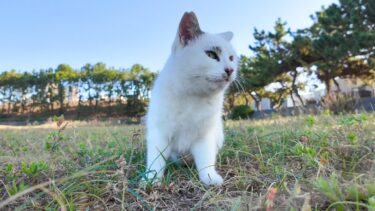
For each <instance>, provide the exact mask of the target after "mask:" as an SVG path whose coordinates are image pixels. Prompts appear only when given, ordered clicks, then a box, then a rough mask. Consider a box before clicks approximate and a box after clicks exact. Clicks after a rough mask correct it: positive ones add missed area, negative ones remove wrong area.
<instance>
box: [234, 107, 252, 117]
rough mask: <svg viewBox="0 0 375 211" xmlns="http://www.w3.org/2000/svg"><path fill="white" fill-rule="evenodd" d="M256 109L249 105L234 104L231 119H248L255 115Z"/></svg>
mask: <svg viewBox="0 0 375 211" xmlns="http://www.w3.org/2000/svg"><path fill="white" fill-rule="evenodd" d="M253 113H254V111H253V109H251V108H250V107H249V106H246V105H238V106H234V107H233V109H232V111H231V114H230V118H231V119H248V118H250V117H251V115H253Z"/></svg>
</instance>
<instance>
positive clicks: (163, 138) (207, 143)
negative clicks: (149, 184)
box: [146, 12, 237, 185]
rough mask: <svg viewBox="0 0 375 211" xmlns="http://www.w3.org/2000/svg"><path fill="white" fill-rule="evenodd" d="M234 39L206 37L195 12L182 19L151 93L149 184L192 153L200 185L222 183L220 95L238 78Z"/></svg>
mask: <svg viewBox="0 0 375 211" xmlns="http://www.w3.org/2000/svg"><path fill="white" fill-rule="evenodd" d="M232 37H233V33H232V32H225V33H221V34H210V33H205V32H203V31H201V29H200V28H199V23H198V20H197V18H196V16H195V14H194V13H193V12H190V13H185V14H184V15H183V17H182V19H181V22H180V25H179V28H178V32H177V36H176V39H175V41H174V43H173V46H172V53H171V55H170V57H169V59H168V61H167V63H166V65H165V67H164V69H163V70H162V71H161V72H160V74H159V76H158V77H157V79H156V81H155V84H154V87H153V89H152V92H151V95H152V96H151V102H150V105H149V109H148V114H147V123H146V124H147V136H146V139H147V168H148V169H147V171H148V173H147V179H150V180H151V179H153V181H154V182H155V180H160V179H161V178H162V177H163V173H164V169H165V165H166V160H167V159H168V158H172V159H176V158H178V156H179V155H181V154H185V153H191V154H192V156H193V158H194V161H195V165H196V168H197V170H198V173H199V178H200V180H201V181H202V182H203V183H204V184H206V185H220V184H222V183H223V178H222V177H221V176H220V175H219V174H218V173H217V172H216V170H215V163H216V155H217V153H218V151H219V149H220V148H221V147H222V146H223V142H224V134H223V124H222V117H221V112H222V106H223V100H224V91H225V89H226V88H227V87H228V86H229V84H230V83H231V82H232V81H233V80H234V79H235V77H236V72H237V55H236V53H235V51H234V50H233V47H232V45H231V44H230V43H229V41H230V40H231V39H232Z"/></svg>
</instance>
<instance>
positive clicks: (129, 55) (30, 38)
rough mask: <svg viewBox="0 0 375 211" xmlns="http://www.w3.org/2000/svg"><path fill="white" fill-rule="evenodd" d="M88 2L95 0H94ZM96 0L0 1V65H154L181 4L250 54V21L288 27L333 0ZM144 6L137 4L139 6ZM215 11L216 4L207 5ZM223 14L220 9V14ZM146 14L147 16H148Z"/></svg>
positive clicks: (304, 23)
mask: <svg viewBox="0 0 375 211" xmlns="http://www.w3.org/2000/svg"><path fill="white" fill-rule="evenodd" d="M92 2H94V3H92ZM215 3H216V2H215V1H213V0H210V1H206V2H204V3H200V2H198V0H194V1H190V2H179V3H175V4H173V5H172V4H171V3H170V2H167V1H165V0H164V1H161V2H157V3H156V2H148V3H147V4H146V3H140V2H132V3H124V2H121V1H111V2H105V3H104V2H100V1H88V0H86V1H80V2H74V1H72V0H69V1H64V2H49V1H46V0H39V1H33V2H29V1H26V0H23V1H18V2H17V3H15V2H6V3H0V19H1V20H7V21H3V22H2V23H1V28H2V29H3V31H4V32H5V33H1V34H0V58H2V61H1V62H0V72H2V71H9V70H12V69H15V70H17V71H22V72H23V71H32V70H40V69H47V68H56V67H57V66H58V65H59V64H62V63H65V64H68V65H70V66H72V67H73V68H74V69H80V68H81V67H82V66H84V65H85V64H86V63H91V64H95V63H97V62H103V63H105V64H106V65H107V66H108V67H115V68H125V69H127V68H130V67H131V66H132V65H133V64H141V65H143V66H144V67H146V68H148V69H150V70H151V71H154V72H156V71H160V70H161V69H162V68H163V66H164V63H165V61H166V60H167V58H168V56H169V54H170V48H171V45H172V42H173V40H174V37H175V34H176V31H177V26H178V23H179V21H180V18H181V16H182V14H183V13H184V12H185V11H194V12H195V13H196V14H197V16H198V20H199V22H200V25H201V28H202V29H203V30H204V31H207V32H211V33H220V32H224V31H228V30H229V31H232V32H233V33H234V38H233V41H232V44H233V45H234V48H235V49H236V50H237V54H238V55H246V56H249V55H250V50H249V49H248V46H249V45H250V44H253V41H254V39H253V37H252V34H253V31H254V28H257V29H258V30H265V31H270V30H272V29H273V26H274V24H275V22H276V20H277V19H278V18H281V20H283V21H285V22H287V27H288V28H291V30H292V31H295V30H297V29H302V28H306V27H309V26H310V25H311V24H312V23H313V21H312V20H311V18H310V16H311V15H313V14H314V13H315V12H317V11H319V10H320V9H321V8H322V7H323V6H324V7H327V6H328V5H330V4H332V3H337V1H336V0H318V1H314V2H311V1H307V0H305V1H298V2H296V1H293V0H287V1H283V2H282V3H281V2H278V1H276V0H268V1H263V2H255V3H250V2H245V1H238V2H221V3H220V4H219V5H217V4H215ZM140 11H142V12H140ZM212 11H214V12H212ZM222 14H227V15H225V18H223V16H222ZM150 20H151V21H152V22H151V21H150Z"/></svg>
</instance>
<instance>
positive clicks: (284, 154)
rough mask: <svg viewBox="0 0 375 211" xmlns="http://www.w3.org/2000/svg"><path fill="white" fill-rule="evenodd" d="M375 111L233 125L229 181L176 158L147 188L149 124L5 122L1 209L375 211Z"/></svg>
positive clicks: (225, 165) (226, 161)
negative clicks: (211, 183)
mask: <svg viewBox="0 0 375 211" xmlns="http://www.w3.org/2000/svg"><path fill="white" fill-rule="evenodd" d="M374 117H375V116H374V114H359V115H343V116H331V115H328V114H327V115H323V116H320V117H312V116H300V117H293V118H281V117H274V118H272V119H268V120H258V121H236V122H231V121H229V122H226V143H225V146H224V148H223V150H222V151H221V153H220V156H219V157H218V170H219V171H220V172H221V174H222V175H223V176H224V177H225V184H224V185H223V186H221V187H205V186H203V185H202V184H201V183H200V182H199V180H198V179H197V173H196V171H195V169H194V167H193V166H192V165H190V164H187V165H176V164H172V163H170V164H169V165H168V168H167V172H166V175H165V179H164V181H163V183H162V184H161V185H160V186H155V187H152V186H150V185H149V186H146V187H145V186H139V179H140V178H141V177H142V176H143V174H144V171H145V168H144V150H145V146H144V141H143V140H144V137H143V133H144V131H143V130H144V129H143V127H142V126H136V125H134V126H125V125H117V124H113V123H106V122H96V123H77V122H72V123H69V124H68V125H67V126H66V127H64V125H65V123H63V122H60V126H59V127H57V126H56V123H54V124H50V125H45V126H39V127H31V126H28V127H21V128H13V127H7V128H2V129H1V128H0V210H3V209H4V210H13V209H17V210H85V209H87V208H91V209H95V210H97V209H98V210H144V209H150V210H151V209H152V210H154V209H163V210H177V209H182V210H185V209H193V210H202V209H207V210H217V209H224V210H313V209H315V210H322V209H327V208H329V209H331V208H334V209H338V210H368V209H375V205H374V203H375V196H374V195H375V182H374V180H373V178H374V176H375V172H374V171H375V163H374V159H375V152H374V151H375V133H374V131H375V121H374ZM22 163H23V164H22ZM33 166H34V167H33Z"/></svg>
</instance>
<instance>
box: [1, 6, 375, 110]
mask: <svg viewBox="0 0 375 211" xmlns="http://www.w3.org/2000/svg"><path fill="white" fill-rule="evenodd" d="M311 18H312V20H313V24H312V25H311V26H310V27H308V28H305V29H298V30H296V31H292V30H291V29H290V28H288V26H287V23H286V22H283V21H282V20H281V19H278V20H277V21H276V23H275V26H274V29H273V31H270V32H266V31H264V30H258V29H257V28H255V29H254V33H253V37H254V39H255V42H254V43H252V44H251V45H249V50H250V52H251V53H250V56H241V57H240V63H239V77H238V80H237V81H236V82H235V83H233V85H232V86H231V87H230V89H229V91H228V93H227V98H226V99H227V100H226V103H225V109H226V110H227V111H231V110H232V109H233V108H234V107H235V106H236V105H239V104H245V105H246V106H249V104H250V102H255V105H256V106H257V107H258V108H259V104H260V102H261V99H262V98H269V99H271V101H272V102H273V105H274V107H275V108H278V107H281V105H282V103H283V101H284V99H285V98H287V97H290V98H291V99H292V101H293V103H296V102H300V104H304V103H305V102H304V100H303V99H302V97H301V94H300V92H301V90H303V89H304V88H305V86H306V84H305V83H303V82H301V81H299V80H298V78H299V77H300V76H301V75H305V77H309V76H313V75H315V76H316V78H317V79H316V80H317V81H319V82H322V83H324V84H325V87H326V92H327V93H330V92H331V91H332V90H333V87H335V90H340V86H339V84H338V83H337V80H336V79H337V78H360V79H361V80H362V81H364V82H366V83H368V84H373V81H374V78H375V1H373V0H340V1H339V4H331V5H330V6H328V7H327V8H322V9H321V10H320V11H318V12H316V13H315V14H314V15H312V16H311ZM155 76H156V73H155V72H152V71H150V70H148V69H147V68H145V67H143V66H142V65H139V64H137V65H134V66H133V67H131V68H130V69H115V68H109V67H107V66H106V65H105V64H104V63H97V64H94V65H92V64H86V65H84V66H83V67H82V68H81V69H80V70H74V69H73V68H72V67H70V66H69V65H67V64H61V65H59V66H58V67H57V68H55V69H52V68H50V69H46V70H39V71H32V72H23V73H21V72H17V71H15V70H11V71H5V72H2V73H1V74H0V102H1V104H2V108H0V111H1V113H2V114H3V115H4V114H12V113H21V114H22V113H32V112H53V111H56V112H58V113H60V114H62V113H64V112H67V111H69V110H71V109H72V108H76V110H77V112H79V111H80V109H81V108H82V109H86V110H87V109H90V110H91V111H94V112H98V111H100V109H102V110H103V109H104V108H105V111H106V112H108V113H116V112H117V113H118V112H119V111H122V112H126V113H125V114H126V115H130V116H131V115H135V116H141V115H143V114H144V112H145V107H146V105H147V102H148V97H149V92H150V89H151V86H152V82H153V80H154V78H155ZM270 84H273V86H272V89H270V88H269V85H270ZM120 113H121V112H120Z"/></svg>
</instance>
